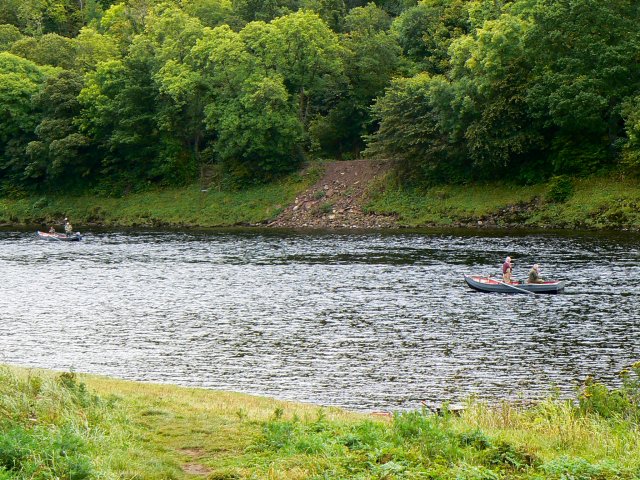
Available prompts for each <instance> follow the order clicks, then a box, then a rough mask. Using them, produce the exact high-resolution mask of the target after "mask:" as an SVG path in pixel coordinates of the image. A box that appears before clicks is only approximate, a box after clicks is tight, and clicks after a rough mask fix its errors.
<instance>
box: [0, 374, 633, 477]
mask: <svg viewBox="0 0 640 480" xmlns="http://www.w3.org/2000/svg"><path fill="white" fill-rule="evenodd" d="M639 375H640V364H636V365H635V366H634V367H633V368H632V369H631V370H629V371H628V372H627V373H625V377H624V386H623V387H622V388H620V389H617V390H611V389H608V388H607V387H606V386H604V385H601V384H598V383H593V382H591V383H588V384H585V385H584V386H583V388H582V390H581V392H580V393H579V395H578V396H577V398H576V399H575V400H574V401H570V400H560V399H557V398H550V399H548V400H546V401H544V402H541V403H539V404H536V405H534V406H530V407H526V408H525V407H522V406H516V405H513V404H508V403H505V404H503V405H499V406H488V405H486V404H483V403H480V402H469V404H468V405H467V408H466V410H464V411H463V412H462V414H461V415H460V416H456V415H453V414H449V413H446V412H445V414H444V415H434V414H431V413H429V412H427V411H413V412H405V413H399V414H396V415H394V416H393V417H391V418H380V417H374V416H371V415H367V414H357V413H350V412H346V411H343V410H339V409H334V408H319V407H316V406H312V405H304V404H295V403H289V402H281V401H277V400H272V399H266V398H259V397H253V396H248V395H241V394H233V393H224V392H216V391H208V390H202V389H190V388H181V387H176V386H171V385H157V384H143V383H135V382H126V381H121V380H115V379H109V378H103V377H96V376H89V375H75V374H71V373H65V374H56V373H53V372H45V371H32V370H24V369H17V368H8V367H5V368H2V369H0V479H2V480H8V479H27V478H29V479H54V478H59V479H74V480H80V479H85V478H86V479H89V478H100V479H116V478H119V479H122V478H130V479H133V478H136V479H188V478H208V479H283V480H293V479H315V480H320V479H346V478H349V479H362V480H364V479H367V480H368V479H388V480H392V479H443V480H444V479H461V480H465V479H466V480H471V479H475V480H480V479H485V480H487V479H503V480H507V479H529V480H533V479H551V480H609V479H635V478H638V477H639V476H640V426H639V425H640V405H639V403H638V401H639V400H640V393H639V392H640V382H639V381H638V378H639Z"/></svg>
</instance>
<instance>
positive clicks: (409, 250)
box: [0, 231, 640, 410]
mask: <svg viewBox="0 0 640 480" xmlns="http://www.w3.org/2000/svg"><path fill="white" fill-rule="evenodd" d="M507 254H510V255H511V256H512V257H514V258H515V260H516V271H515V273H516V275H515V276H516V277H520V278H521V277H524V276H526V274H527V272H528V267H529V266H530V265H531V264H532V263H534V262H538V263H540V264H541V266H542V270H543V272H542V273H543V275H547V276H549V277H555V278H560V279H566V280H568V281H569V282H570V283H569V285H568V287H567V292H566V294H564V295H557V296H533V295H500V294H483V293H474V292H472V291H471V290H469V289H468V287H466V286H465V285H464V282H463V280H462V275H463V273H470V272H472V273H498V271H499V267H500V262H501V259H502V258H503V257H505V256H506V255H507ZM0 266H1V268H2V273H3V275H2V283H0V317H1V319H2V321H1V322H0V363H10V364H17V365H28V366H33V367H45V368H52V369H58V370H69V369H74V370H76V371H80V372H91V373H98V374H104V375H110V376H116V377H121V378H126V379H132V380H143V381H154V382H166V383H175V384H180V385H187V386H197V387H207V388H215V389H223V390H233V391H240V392H248V393H253V394H260V395H268V396H272V397H277V398H282V399H292V400H299V401H306V402H314V403H317V404H322V405H337V406H342V407H347V408H351V409H358V410H377V409H392V410H397V409H408V408H415V407H419V406H420V403H421V401H425V402H427V403H440V402H442V401H445V400H450V401H455V400H459V399H463V398H466V397H468V396H469V395H472V394H473V395H476V396H478V397H480V398H483V399H486V400H489V401H493V400H497V399H503V398H519V397H521V396H524V397H525V398H531V399H533V398H538V397H540V396H544V395H546V394H548V393H549V391H550V389H551V388H552V387H554V386H555V387H558V388H559V389H560V391H561V392H562V393H563V394H565V395H570V394H572V392H573V391H574V388H575V386H576V384H577V383H578V382H579V381H580V380H581V379H583V378H584V377H585V376H586V375H587V374H591V375H595V376H596V377H598V378H600V379H602V380H604V381H607V382H609V383H612V384H613V383H615V379H616V375H615V374H616V372H617V371H618V370H620V369H621V368H623V367H625V366H627V365H629V364H630V363H632V362H634V361H637V360H640V238H638V236H637V235H636V236H634V235H620V236H605V235H573V236H566V235H557V234H539V233H538V234H514V235H504V234H502V235H497V236H487V233H486V232H485V233H482V232H475V233H467V234H465V233H464V232H456V233H454V234H451V233H442V232H440V233H434V232H431V233H429V232H421V233H420V232H418V233H415V232H414V233H395V234H388V233H385V234H381V233H317V234H300V233H295V232H280V233H278V232H264V231H262V232H261V231H252V232H242V231H235V232H234V231H212V232H199V233H192V232H190V233H175V232H142V233H141V232H135V233H134V232H105V233H94V234H88V235H87V236H86V237H85V240H84V241H82V242H79V243H53V242H46V241H42V240H37V239H36V238H35V237H34V236H33V234H32V233H31V232H9V231H0Z"/></svg>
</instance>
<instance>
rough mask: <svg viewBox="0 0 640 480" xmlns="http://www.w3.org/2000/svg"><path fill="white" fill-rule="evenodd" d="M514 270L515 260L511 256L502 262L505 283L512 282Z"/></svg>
mask: <svg viewBox="0 0 640 480" xmlns="http://www.w3.org/2000/svg"><path fill="white" fill-rule="evenodd" d="M512 271H513V260H511V257H507V258H506V259H505V260H504V263H503V264H502V281H503V282H504V283H511V272H512Z"/></svg>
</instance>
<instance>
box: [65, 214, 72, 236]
mask: <svg viewBox="0 0 640 480" xmlns="http://www.w3.org/2000/svg"><path fill="white" fill-rule="evenodd" d="M64 233H66V234H67V237H71V236H72V235H73V226H72V225H71V223H70V222H69V220H67V219H66V218H65V219H64Z"/></svg>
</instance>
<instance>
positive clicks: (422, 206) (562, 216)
mask: <svg viewBox="0 0 640 480" xmlns="http://www.w3.org/2000/svg"><path fill="white" fill-rule="evenodd" d="M549 189H550V186H549V185H545V184H540V185H531V186H516V185H503V184H499V183H489V184H482V185H448V186H438V187H433V188H430V189H427V190H416V189H402V188H397V187H393V188H386V187H385V184H384V182H383V183H379V184H377V185H374V186H372V188H371V190H370V195H369V197H370V198H369V203H368V205H367V210H368V211H371V212H377V213H381V214H388V215H396V216H397V217H398V221H399V224H400V225H402V226H408V227H418V226H426V225H436V226H448V225H456V224H460V223H462V224H465V225H466V224H477V222H478V221H482V222H483V223H484V222H486V221H487V220H489V221H493V223H494V224H496V225H501V224H502V225H513V224H516V225H521V226H530V227H552V228H594V229H607V228H613V229H619V228H633V229H638V228H640V181H638V180H634V179H625V178H620V177H615V176H613V177H592V178H585V179H574V180H573V191H572V193H571V195H570V196H569V197H568V199H567V200H566V201H564V202H562V203H556V202H553V201H551V200H550V199H549Z"/></svg>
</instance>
